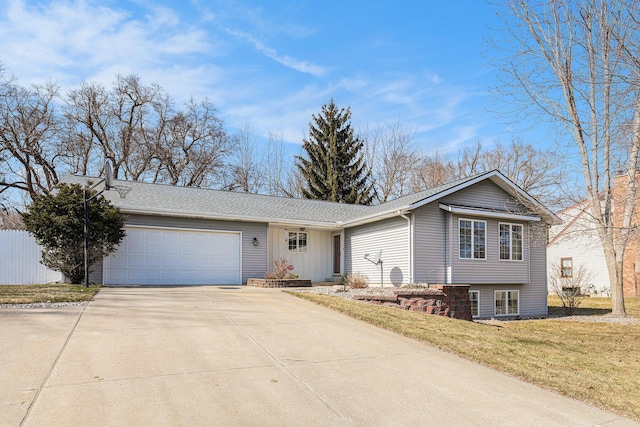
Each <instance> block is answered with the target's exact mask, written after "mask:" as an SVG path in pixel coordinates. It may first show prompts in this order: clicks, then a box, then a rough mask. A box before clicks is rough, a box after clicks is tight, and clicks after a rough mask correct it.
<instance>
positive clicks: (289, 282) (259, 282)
mask: <svg viewBox="0 0 640 427" xmlns="http://www.w3.org/2000/svg"><path fill="white" fill-rule="evenodd" d="M247 286H256V287H258V288H309V287H311V280H308V279H248V280H247Z"/></svg>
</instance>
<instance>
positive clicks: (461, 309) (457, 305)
mask: <svg viewBox="0 0 640 427" xmlns="http://www.w3.org/2000/svg"><path fill="white" fill-rule="evenodd" d="M393 293H394V295H366V294H363V295H355V296H354V298H356V299H359V300H362V301H367V302H371V303H373V304H380V305H384V306H387V307H396V308H401V309H404V310H409V311H417V312H422V313H427V314H435V315H437V316H446V317H452V318H454V319H461V320H472V316H471V301H470V300H469V285H435V284H434V285H429V287H428V288H423V289H395V290H394V291H393Z"/></svg>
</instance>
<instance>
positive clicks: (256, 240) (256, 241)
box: [253, 237, 258, 246]
mask: <svg viewBox="0 0 640 427" xmlns="http://www.w3.org/2000/svg"><path fill="white" fill-rule="evenodd" d="M253 246H258V238H257V237H254V238H253Z"/></svg>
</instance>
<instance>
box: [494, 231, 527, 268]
mask: <svg viewBox="0 0 640 427" xmlns="http://www.w3.org/2000/svg"><path fill="white" fill-rule="evenodd" d="M498 230H499V231H498V233H499V236H498V241H499V243H500V250H499V252H500V259H501V260H509V261H522V234H523V233H522V231H523V226H522V224H507V223H502V222H501V223H500V224H498Z"/></svg>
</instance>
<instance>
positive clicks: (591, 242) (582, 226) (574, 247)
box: [547, 172, 640, 297]
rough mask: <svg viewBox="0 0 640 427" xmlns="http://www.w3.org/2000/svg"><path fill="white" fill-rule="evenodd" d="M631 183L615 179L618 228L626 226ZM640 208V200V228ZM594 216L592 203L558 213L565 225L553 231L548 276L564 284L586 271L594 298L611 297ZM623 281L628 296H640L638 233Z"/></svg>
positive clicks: (633, 237) (629, 249) (629, 246)
mask: <svg viewBox="0 0 640 427" xmlns="http://www.w3.org/2000/svg"><path fill="white" fill-rule="evenodd" d="M639 173H640V172H639ZM627 183H628V177H627V175H618V176H615V177H614V178H613V186H612V199H611V200H612V209H611V210H612V219H613V225H614V227H621V226H622V212H623V211H624V201H625V195H626V191H625V189H626V187H627ZM638 208H640V197H639V198H638V200H637V201H636V209H635V212H634V214H633V218H632V226H634V227H637V224H638V217H639V216H640V210H639V209H638ZM590 212H591V211H590V207H589V204H588V202H587V201H581V202H578V203H576V204H575V205H573V206H570V207H569V208H567V209H564V210H562V211H560V212H558V213H557V216H558V217H559V218H560V219H562V220H563V223H562V224H561V225H558V224H557V225H552V226H551V227H550V228H549V243H548V245H547V273H548V274H549V279H551V276H552V275H559V276H560V280H563V279H564V278H567V279H569V278H571V277H572V276H573V275H574V272H577V271H578V269H580V268H583V269H585V271H586V272H587V274H588V275H589V276H590V277H589V278H590V280H589V281H590V285H591V286H590V292H591V294H593V295H598V296H609V295H610V294H611V285H610V280H609V270H608V268H607V262H606V260H605V257H604V250H603V247H602V243H601V241H600V238H599V237H598V232H597V228H596V224H595V222H594V221H593V219H592V217H591V213H590ZM622 281H623V291H624V295H625V296H628V297H634V296H639V295H640V239H639V237H638V234H637V232H635V233H632V234H631V235H630V238H629V242H628V243H627V247H626V249H625V252H624V260H623V273H622ZM549 283H551V280H549ZM549 292H550V293H554V290H553V289H551V288H549Z"/></svg>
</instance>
